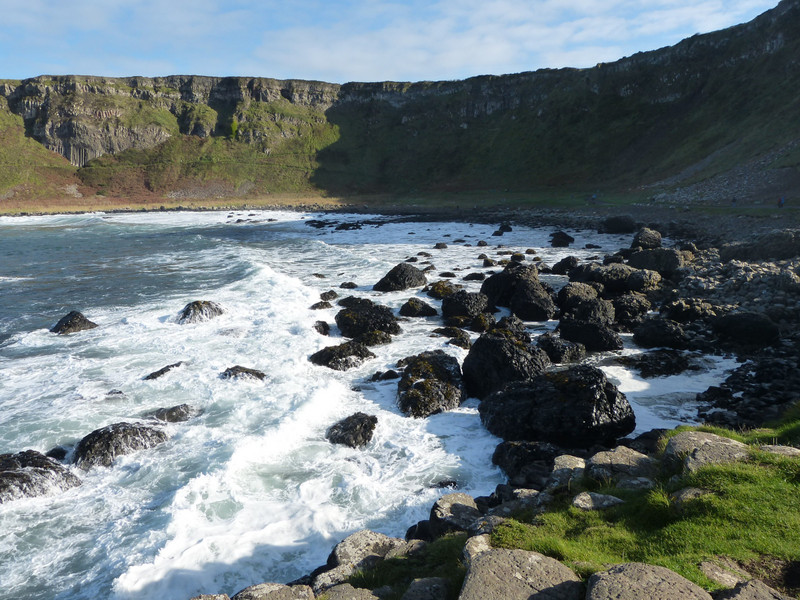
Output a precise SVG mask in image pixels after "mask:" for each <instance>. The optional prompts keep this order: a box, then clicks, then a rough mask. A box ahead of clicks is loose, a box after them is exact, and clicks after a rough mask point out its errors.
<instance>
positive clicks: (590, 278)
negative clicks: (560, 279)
mask: <svg viewBox="0 0 800 600" xmlns="http://www.w3.org/2000/svg"><path fill="white" fill-rule="evenodd" d="M569 278H570V281H577V282H584V283H591V282H595V283H601V284H602V285H603V286H604V287H605V289H606V291H607V292H608V293H609V294H624V293H628V292H647V291H651V290H655V289H657V288H658V286H659V285H660V283H661V275H659V274H658V273H657V272H655V271H648V270H645V269H636V268H635V267H631V266H630V265H623V264H619V263H612V264H609V265H598V264H597V263H588V264H583V265H578V266H577V267H575V268H574V269H572V270H571V271H570V273H569Z"/></svg>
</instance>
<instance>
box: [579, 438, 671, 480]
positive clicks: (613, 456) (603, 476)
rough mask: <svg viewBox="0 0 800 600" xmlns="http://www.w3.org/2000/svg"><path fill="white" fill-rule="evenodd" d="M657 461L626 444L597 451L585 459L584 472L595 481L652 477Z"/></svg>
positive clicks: (656, 470)
mask: <svg viewBox="0 0 800 600" xmlns="http://www.w3.org/2000/svg"><path fill="white" fill-rule="evenodd" d="M658 467H659V461H657V460H656V459H654V458H650V457H649V456H647V455H646V454H642V453H641V452H637V451H636V450H632V449H631V448H628V447H627V446H618V447H617V448H614V449H613V450H609V451H607V452H598V453H597V454H595V455H594V456H592V457H591V458H589V460H587V461H586V474H587V475H588V476H589V477H591V478H592V479H594V480H596V481H613V482H618V481H620V480H623V479H630V478H635V477H648V478H650V477H653V476H655V475H656V474H657V473H658Z"/></svg>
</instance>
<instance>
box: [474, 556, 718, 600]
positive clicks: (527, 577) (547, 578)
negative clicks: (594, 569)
mask: <svg viewBox="0 0 800 600" xmlns="http://www.w3.org/2000/svg"><path fill="white" fill-rule="evenodd" d="M529 598H535V599H536V600H583V584H582V583H581V580H580V579H579V578H578V576H577V575H575V573H573V572H572V570H571V569H569V568H568V567H566V566H564V565H562V564H561V563H560V562H558V561H557V560H555V559H553V558H548V557H546V556H544V555H542V554H539V553H538V552H526V551H525V550H506V549H494V550H489V551H486V552H481V553H479V554H477V555H476V556H474V557H473V558H472V560H471V561H470V564H469V567H468V569H467V577H466V579H465V580H464V586H463V587H462V588H461V595H460V596H459V600H517V599H519V600H528V599H529ZM709 598H710V596H709Z"/></svg>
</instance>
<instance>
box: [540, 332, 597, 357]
mask: <svg viewBox="0 0 800 600" xmlns="http://www.w3.org/2000/svg"><path fill="white" fill-rule="evenodd" d="M536 345H537V346H539V348H541V349H542V350H544V351H545V353H547V356H548V358H549V359H550V360H551V361H552V362H554V363H567V362H578V361H580V360H582V359H583V358H585V357H586V346H584V345H583V344H581V343H578V342H570V341H569V340H565V339H563V338H561V336H558V335H555V334H552V333H545V334H543V335H540V336H539V337H538V338H536Z"/></svg>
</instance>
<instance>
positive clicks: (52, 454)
mask: <svg viewBox="0 0 800 600" xmlns="http://www.w3.org/2000/svg"><path fill="white" fill-rule="evenodd" d="M67 454H69V448H65V447H64V446H56V447H55V448H51V449H50V450H48V451H47V453H46V454H45V456H46V457H47V458H52V459H53V460H57V461H59V462H63V461H64V459H65V458H67Z"/></svg>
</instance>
